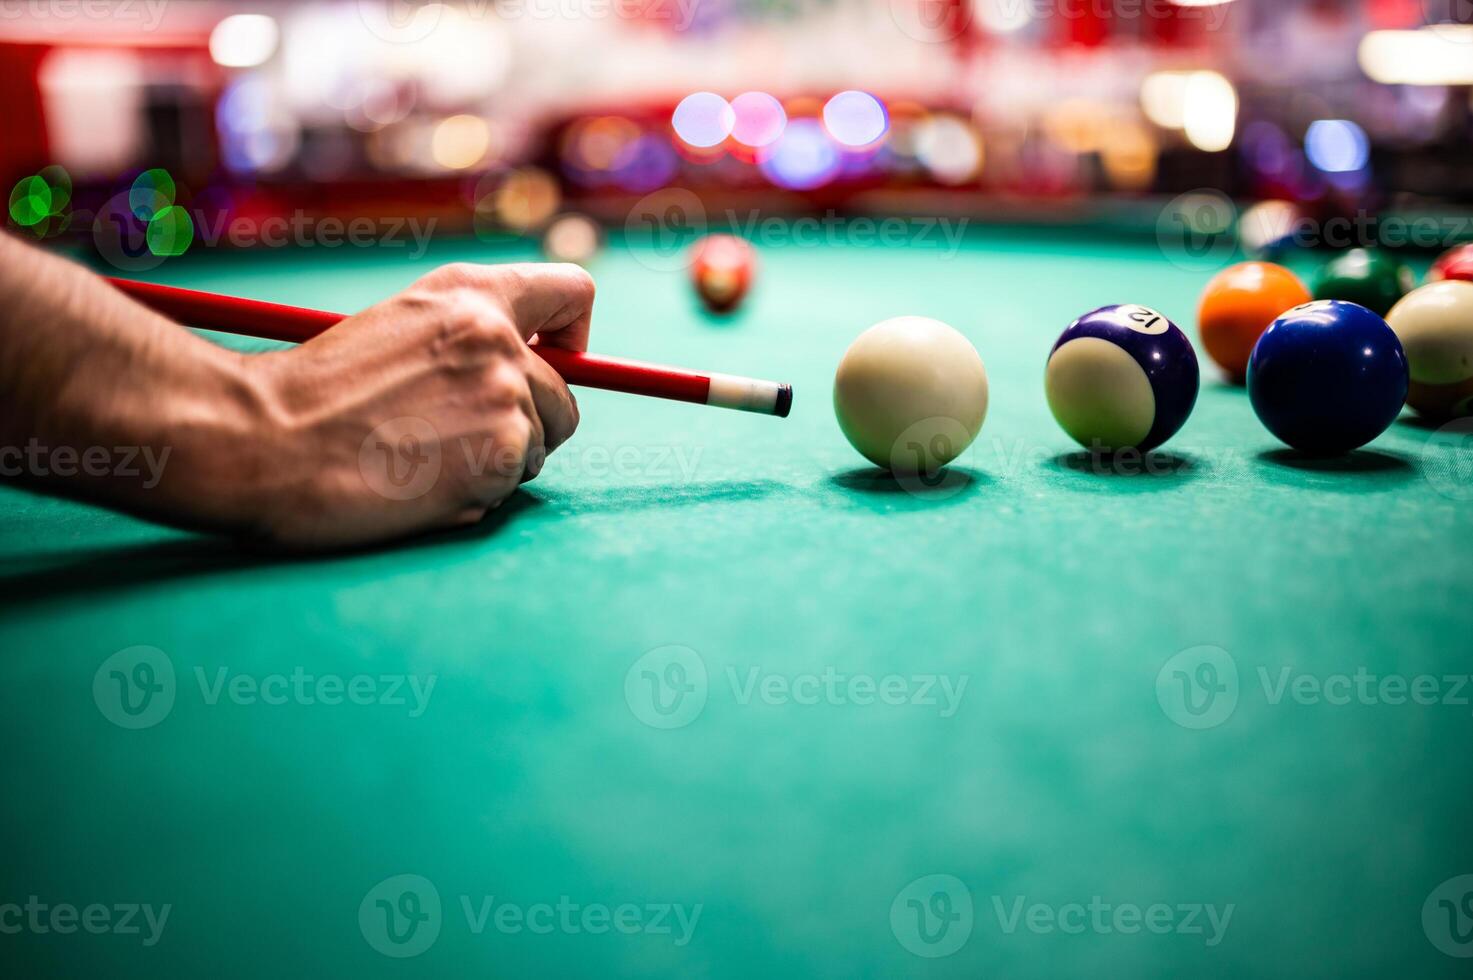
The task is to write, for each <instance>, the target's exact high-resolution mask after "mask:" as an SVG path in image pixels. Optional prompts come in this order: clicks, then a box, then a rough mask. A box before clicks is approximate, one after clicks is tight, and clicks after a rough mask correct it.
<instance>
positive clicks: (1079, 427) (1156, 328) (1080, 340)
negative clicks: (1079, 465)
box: [1044, 304, 1201, 452]
mask: <svg viewBox="0 0 1473 980" xmlns="http://www.w3.org/2000/svg"><path fill="white" fill-rule="evenodd" d="M1200 379H1201V376H1200V372H1199V370H1198V368H1197V354H1196V352H1195V351H1193V350H1192V342H1191V341H1190V340H1188V339H1187V335H1186V334H1184V333H1182V331H1181V329H1180V328H1179V327H1177V326H1176V324H1174V323H1172V322H1171V321H1170V320H1168V319H1167V318H1166V317H1164V316H1162V315H1161V314H1160V313H1157V312H1156V311H1155V310H1153V309H1151V308H1150V307H1147V306H1138V305H1135V304H1125V305H1122V306H1103V307H1101V308H1099V309H1098V310H1094V311H1092V312H1090V313H1086V314H1085V315H1084V316H1082V317H1080V318H1079V319H1077V320H1075V321H1074V322H1073V323H1071V324H1069V326H1068V328H1067V329H1065V331H1064V332H1063V333H1062V334H1061V335H1060V336H1059V339H1058V341H1057V342H1056V343H1055V344H1054V347H1053V350H1051V351H1050V352H1049V360H1048V368H1047V370H1046V372H1045V377H1044V389H1045V392H1046V394H1047V396H1048V403H1049V408H1050V409H1051V410H1052V411H1053V413H1054V418H1055V419H1056V420H1058V423H1059V425H1060V426H1062V427H1063V429H1064V431H1065V432H1067V433H1069V435H1071V436H1073V437H1074V439H1075V440H1076V441H1077V442H1079V443H1080V444H1081V445H1083V446H1084V447H1085V448H1086V449H1090V450H1098V451H1106V452H1109V451H1116V450H1121V449H1138V450H1141V451H1148V450H1151V449H1154V448H1156V447H1157V446H1159V445H1161V444H1162V443H1163V442H1165V441H1166V440H1167V439H1170V438H1171V437H1172V436H1173V435H1175V434H1176V432H1177V430H1178V429H1180V428H1181V427H1182V424H1183V423H1185V422H1186V420H1187V417H1188V416H1189V415H1191V414H1192V406H1194V405H1195V404H1196V403H1197V388H1198V385H1199V383H1200Z"/></svg>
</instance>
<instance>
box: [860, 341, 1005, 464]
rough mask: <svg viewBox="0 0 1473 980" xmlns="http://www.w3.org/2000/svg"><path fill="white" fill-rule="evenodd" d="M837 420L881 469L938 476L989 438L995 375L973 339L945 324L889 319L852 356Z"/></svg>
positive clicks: (869, 458) (866, 457)
mask: <svg viewBox="0 0 1473 980" xmlns="http://www.w3.org/2000/svg"><path fill="white" fill-rule="evenodd" d="M834 415H835V416H836V417H837V418H838V420H839V428H840V429H841V430H843V432H844V437H845V438H846V439H848V440H849V444H850V445H852V446H853V447H854V448H855V449H857V450H859V453H860V455H862V456H864V458H865V459H868V460H869V461H870V462H871V463H874V464H875V465H876V466H883V467H885V468H887V469H889V470H891V471H893V472H896V473H932V472H935V471H936V470H937V469H939V468H940V467H942V466H945V465H946V464H947V463H949V462H951V461H952V460H954V459H956V457H958V456H960V455H961V454H962V452H963V451H964V450H965V449H966V448H967V446H969V445H971V443H972V440H973V439H975V438H977V433H978V432H980V431H982V421H983V419H985V418H986V417H987V369H986V368H985V367H984V366H983V365H982V358H981V357H980V356H978V354H977V349H976V348H975V347H973V346H972V345H971V343H970V342H969V341H968V340H967V338H966V337H963V336H962V335H961V334H960V333H959V332H958V331H957V330H955V329H954V328H952V327H950V326H948V325H946V324H944V323H942V322H941V321H940V320H932V319H930V318H928V317H923V316H898V317H895V318H894V319H890V320H884V321H881V322H880V323H877V324H875V325H874V326H872V327H870V328H869V329H868V330H866V331H865V332H864V333H862V334H860V335H859V337H858V338H856V339H855V341H854V343H853V344H851V345H850V346H849V349H848V350H847V351H845V352H844V357H843V359H842V360H841V361H840V362H839V370H838V372H837V373H836V374H835V375H834Z"/></svg>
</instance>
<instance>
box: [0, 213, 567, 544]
mask: <svg viewBox="0 0 1473 980" xmlns="http://www.w3.org/2000/svg"><path fill="white" fill-rule="evenodd" d="M592 308H593V280H592V279H590V278H589V276H588V274H587V273H586V272H584V271H583V270H581V269H579V268H577V267H576V266H568V265H543V264H538V265H508V266H477V265H454V266H447V267H445V268H443V269H440V270H438V271H436V272H433V273H431V274H430V275H428V276H426V277H424V278H423V279H421V280H420V281H419V282H417V283H415V284H414V285H413V286H411V287H410V288H409V289H407V290H405V291H404V292H403V293H400V294H399V295H397V296H394V297H392V298H391V299H388V300H386V301H385V302H383V303H380V304H379V305H377V306H375V307H373V308H372V309H369V310H366V311H364V312H363V313H360V314H358V315H357V316H354V317H351V318H350V319H348V320H345V321H343V322H342V323H341V324H339V325H338V326H336V327H333V328H332V329H331V330H329V331H327V332H326V333H324V334H323V335H322V336H320V337H318V338H316V339H314V340H312V341H310V342H308V343H306V344H303V345H301V346H300V347H295V348H291V349H288V350H281V351H275V352H272V353H269V354H256V355H245V354H239V353H235V352H232V351H229V350H226V349H224V348H221V347H219V346H217V345H215V344H211V343H209V342H207V341H205V340H203V339H201V338H199V337H197V336H195V335H194V334H192V333H190V332H189V331H187V330H185V329H183V328H181V327H180V326H178V325H177V324H173V323H170V322H169V321H167V320H165V319H164V318H162V317H160V316H158V315H157V314H155V313H153V312H151V311H149V310H147V309H145V308H144V307H142V306H140V305H138V304H137V303H135V302H133V301H132V300H130V299H128V298H127V297H125V296H123V295H122V294H121V293H119V292H117V291H116V290H114V289H112V288H111V287H110V286H107V285H106V284H105V283H103V282H102V281H101V280H100V279H98V277H96V276H94V275H92V274H90V273H88V272H86V271H85V270H83V269H80V268H78V267H76V266H74V265H72V264H71V263H68V262H65V261H62V260H61V259H58V258H56V257H54V256H51V255H47V254H45V253H43V252H40V251H38V250H36V249H33V248H29V247H27V246H24V245H22V244H20V243H19V242H17V241H15V240H14V239H12V238H11V237H10V236H8V235H4V234H0V460H3V461H5V466H3V467H0V470H3V473H0V475H3V476H4V477H5V478H8V479H17V480H19V481H21V482H23V483H26V484H27V485H30V486H33V487H37V488H39V489H42V490H44V491H47V492H51V493H58V494H63V495H66V496H74V497H81V498H84V499H87V500H91V501H94V502H97V503H101V504H105V505H107V506H111V507H116V508H119V509H123V510H128V511H131V512H134V513H138V514H141V515H143V516H146V517H149V518H152V519H155V520H160V521H164V522H166V523H170V524H176V525H180V526H185V527H193V528H203V529H209V530H217V531H225V532H227V533H233V534H239V535H243V536H247V537H254V538H259V539H264V540H265V541H267V542H269V543H273V544H276V545H279V546H283V547H288V548H327V547H346V546H352V545H359V544H369V543H373V542H378V541H383V540H388V539H391V538H395V537H399V536H402V535H406V534H411V533H415V532H419V531H426V530H431V529H435V528H443V527H450V526H455V525H459V524H468V523H472V522H474V521H477V520H479V519H480V518H481V517H482V516H484V514H485V513H486V511H487V510H488V509H490V508H493V507H496V506H498V505H499V504H501V502H502V501H504V500H505V499H506V497H507V496H508V495H510V494H511V493H512V492H513V491H514V490H515V489H516V487H517V485H518V484H519V483H520V482H522V481H524V480H528V479H531V478H533V477H535V476H536V475H537V473H538V471H539V470H540V469H541V467H542V463H543V460H544V459H545V457H546V454H547V453H549V452H551V451H552V450H554V449H556V448H557V447H558V446H559V445H560V444H561V443H562V442H563V441H564V440H566V439H567V438H568V437H569V436H570V435H572V434H573V430H574V429H575V428H576V427H577V425H578V408H577V405H576V403H575V402H574V400H573V396H572V395H571V394H570V393H569V391H568V389H567V386H566V385H565V384H564V383H563V381H562V379H561V378H560V377H559V376H558V375H557V373H556V372H554V371H553V370H552V369H551V368H550V367H548V366H547V364H546V363H545V362H544V361H543V360H542V359H541V358H539V357H538V356H537V355H536V354H534V353H533V352H532V351H531V350H530V349H529V348H528V346H527V343H528V341H530V340H532V339H534V338H535V339H536V340H537V342H538V343H541V344H551V345H555V346H559V347H566V348H571V349H575V350H583V349H585V347H586V345H587V343H588V327H589V318H590V315H591V313H592ZM140 448H141V449H142V450H143V454H142V455H144V456H146V457H147V458H150V459H155V460H159V461H161V463H162V465H161V466H159V467H157V471H156V472H148V473H143V474H140V473H138V472H136V471H132V470H124V469H123V468H122V467H115V468H112V469H99V468H93V469H91V470H90V471H88V472H73V473H63V472H61V468H60V467H48V466H45V465H44V461H45V460H47V459H51V458H58V456H59V453H61V452H65V453H66V454H67V456H66V458H68V459H75V458H76V457H77V456H78V455H80V454H84V453H87V452H88V451H91V452H93V453H94V454H95V456H96V458H97V459H99V460H102V459H106V458H122V454H121V452H119V451H130V450H131V451H136V450H139V449H140ZM110 454H111V455H110ZM127 458H133V457H132V456H131V455H130V456H128V457H127ZM15 460H23V463H22V464H21V465H20V466H19V467H18V468H17V467H16V466H14V465H11V463H12V462H13V461H15ZM38 460H39V461H42V462H39V463H38V462H36V461H38Z"/></svg>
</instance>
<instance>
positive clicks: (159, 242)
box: [144, 204, 194, 258]
mask: <svg viewBox="0 0 1473 980" xmlns="http://www.w3.org/2000/svg"><path fill="white" fill-rule="evenodd" d="M144 237H145V239H146V240H147V242H148V250H149V251H150V252H152V253H153V254H154V255H158V256H163V257H166V258H172V257H174V256H179V255H183V254H184V253H185V252H187V251H189V246H191V245H193V244H194V221H193V220H192V219H191V218H190V217H189V212H188V211H185V210H184V209H183V208H181V207H179V206H178V205H172V204H171V205H169V206H168V207H166V208H164V209H163V210H162V211H160V212H158V214H156V215H154V216H153V219H152V220H151V221H149V223H148V229H147V230H146V231H145V232H144Z"/></svg>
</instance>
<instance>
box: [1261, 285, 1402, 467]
mask: <svg viewBox="0 0 1473 980" xmlns="http://www.w3.org/2000/svg"><path fill="white" fill-rule="evenodd" d="M1407 381H1408V376H1407V359H1406V353H1405V352H1404V351H1403V350H1402V348H1401V341H1400V340H1398V339H1397V337H1396V334H1395V332H1393V331H1392V329H1391V327H1390V326H1388V325H1387V323H1386V321H1385V320H1383V319H1381V317H1379V316H1377V315H1376V314H1375V313H1372V312H1371V311H1370V310H1368V309H1366V308H1365V307H1364V306H1359V305H1357V304H1355V303H1347V302H1344V301H1342V300H1320V301H1318V302H1314V303H1305V304H1304V305H1303V306H1296V307H1294V309H1292V310H1290V311H1289V312H1287V313H1285V314H1284V315H1283V316H1280V317H1279V318H1278V319H1277V320H1275V321H1274V322H1273V323H1272V324H1270V325H1269V328H1268V330H1266V331H1264V334H1263V336H1262V337H1260V338H1258V343H1257V345H1255V346H1254V348H1253V354H1252V356H1251V357H1250V358H1249V359H1248V398H1249V400H1250V401H1251V402H1252V403H1253V411H1254V412H1256V413H1257V414H1258V418H1259V421H1261V422H1262V423H1263V424H1264V426H1265V427H1266V428H1267V429H1268V431H1270V432H1272V433H1273V434H1274V435H1275V436H1277V437H1278V438H1279V439H1281V440H1283V441H1284V442H1286V443H1288V444H1289V445H1290V446H1293V447H1294V448H1295V449H1298V450H1300V451H1301V452H1306V453H1313V454H1316V455H1329V454H1334V453H1345V452H1349V451H1350V450H1352V449H1358V448H1359V447H1361V446H1364V445H1365V444H1366V443H1368V442H1370V441H1371V440H1372V439H1374V438H1376V437H1377V436H1379V435H1380V434H1381V433H1383V432H1385V431H1386V429H1387V427H1388V426H1390V425H1391V423H1392V422H1394V421H1395V420H1396V416H1397V415H1398V414H1400V412H1401V407H1402V404H1403V403H1405V402H1406V397H1407Z"/></svg>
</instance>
